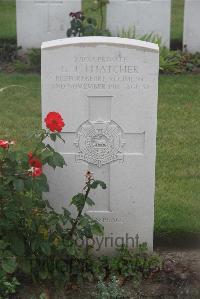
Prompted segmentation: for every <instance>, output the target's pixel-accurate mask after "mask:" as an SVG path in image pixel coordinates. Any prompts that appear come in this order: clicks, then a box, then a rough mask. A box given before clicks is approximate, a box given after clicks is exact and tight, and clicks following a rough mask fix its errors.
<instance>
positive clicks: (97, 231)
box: [91, 223, 104, 236]
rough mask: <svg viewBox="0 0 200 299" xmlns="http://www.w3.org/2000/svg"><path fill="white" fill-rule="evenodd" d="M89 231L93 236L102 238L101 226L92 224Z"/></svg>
mask: <svg viewBox="0 0 200 299" xmlns="http://www.w3.org/2000/svg"><path fill="white" fill-rule="evenodd" d="M91 231H92V233H93V235H97V236H102V235H103V232H104V228H103V226H102V225H101V224H99V223H94V224H93V225H91Z"/></svg>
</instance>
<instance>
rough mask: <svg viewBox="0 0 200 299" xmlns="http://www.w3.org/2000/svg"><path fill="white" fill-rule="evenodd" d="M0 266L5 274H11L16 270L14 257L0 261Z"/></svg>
mask: <svg viewBox="0 0 200 299" xmlns="http://www.w3.org/2000/svg"><path fill="white" fill-rule="evenodd" d="M1 266H2V268H3V270H4V271H5V272H6V273H13V272H14V271H15V270H16V268H17V262H16V259H15V258H14V257H6V258H4V259H3V260H2V263H1Z"/></svg>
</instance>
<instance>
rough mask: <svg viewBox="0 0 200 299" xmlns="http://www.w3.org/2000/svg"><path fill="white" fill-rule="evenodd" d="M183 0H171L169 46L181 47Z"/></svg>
mask: <svg viewBox="0 0 200 299" xmlns="http://www.w3.org/2000/svg"><path fill="white" fill-rule="evenodd" d="M183 15H184V0H172V11H171V46H172V47H173V48H174V49H176V47H179V48H181V47H182V39H183Z"/></svg>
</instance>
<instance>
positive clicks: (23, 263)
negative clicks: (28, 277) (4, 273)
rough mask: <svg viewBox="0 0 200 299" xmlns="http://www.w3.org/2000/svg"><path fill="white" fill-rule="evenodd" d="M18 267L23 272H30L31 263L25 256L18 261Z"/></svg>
mask: <svg viewBox="0 0 200 299" xmlns="http://www.w3.org/2000/svg"><path fill="white" fill-rule="evenodd" d="M20 268H21V269H22V271H23V272H25V273H27V274H31V263H30V261H29V260H28V259H27V258H25V259H23V260H21V261H20Z"/></svg>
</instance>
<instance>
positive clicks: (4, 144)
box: [0, 139, 9, 148]
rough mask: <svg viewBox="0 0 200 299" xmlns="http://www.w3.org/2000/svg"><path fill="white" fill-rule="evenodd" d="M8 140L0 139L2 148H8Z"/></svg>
mask: <svg viewBox="0 0 200 299" xmlns="http://www.w3.org/2000/svg"><path fill="white" fill-rule="evenodd" d="M8 146H9V142H8V141H7V140H2V139H1V140H0V147H2V148H8Z"/></svg>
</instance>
